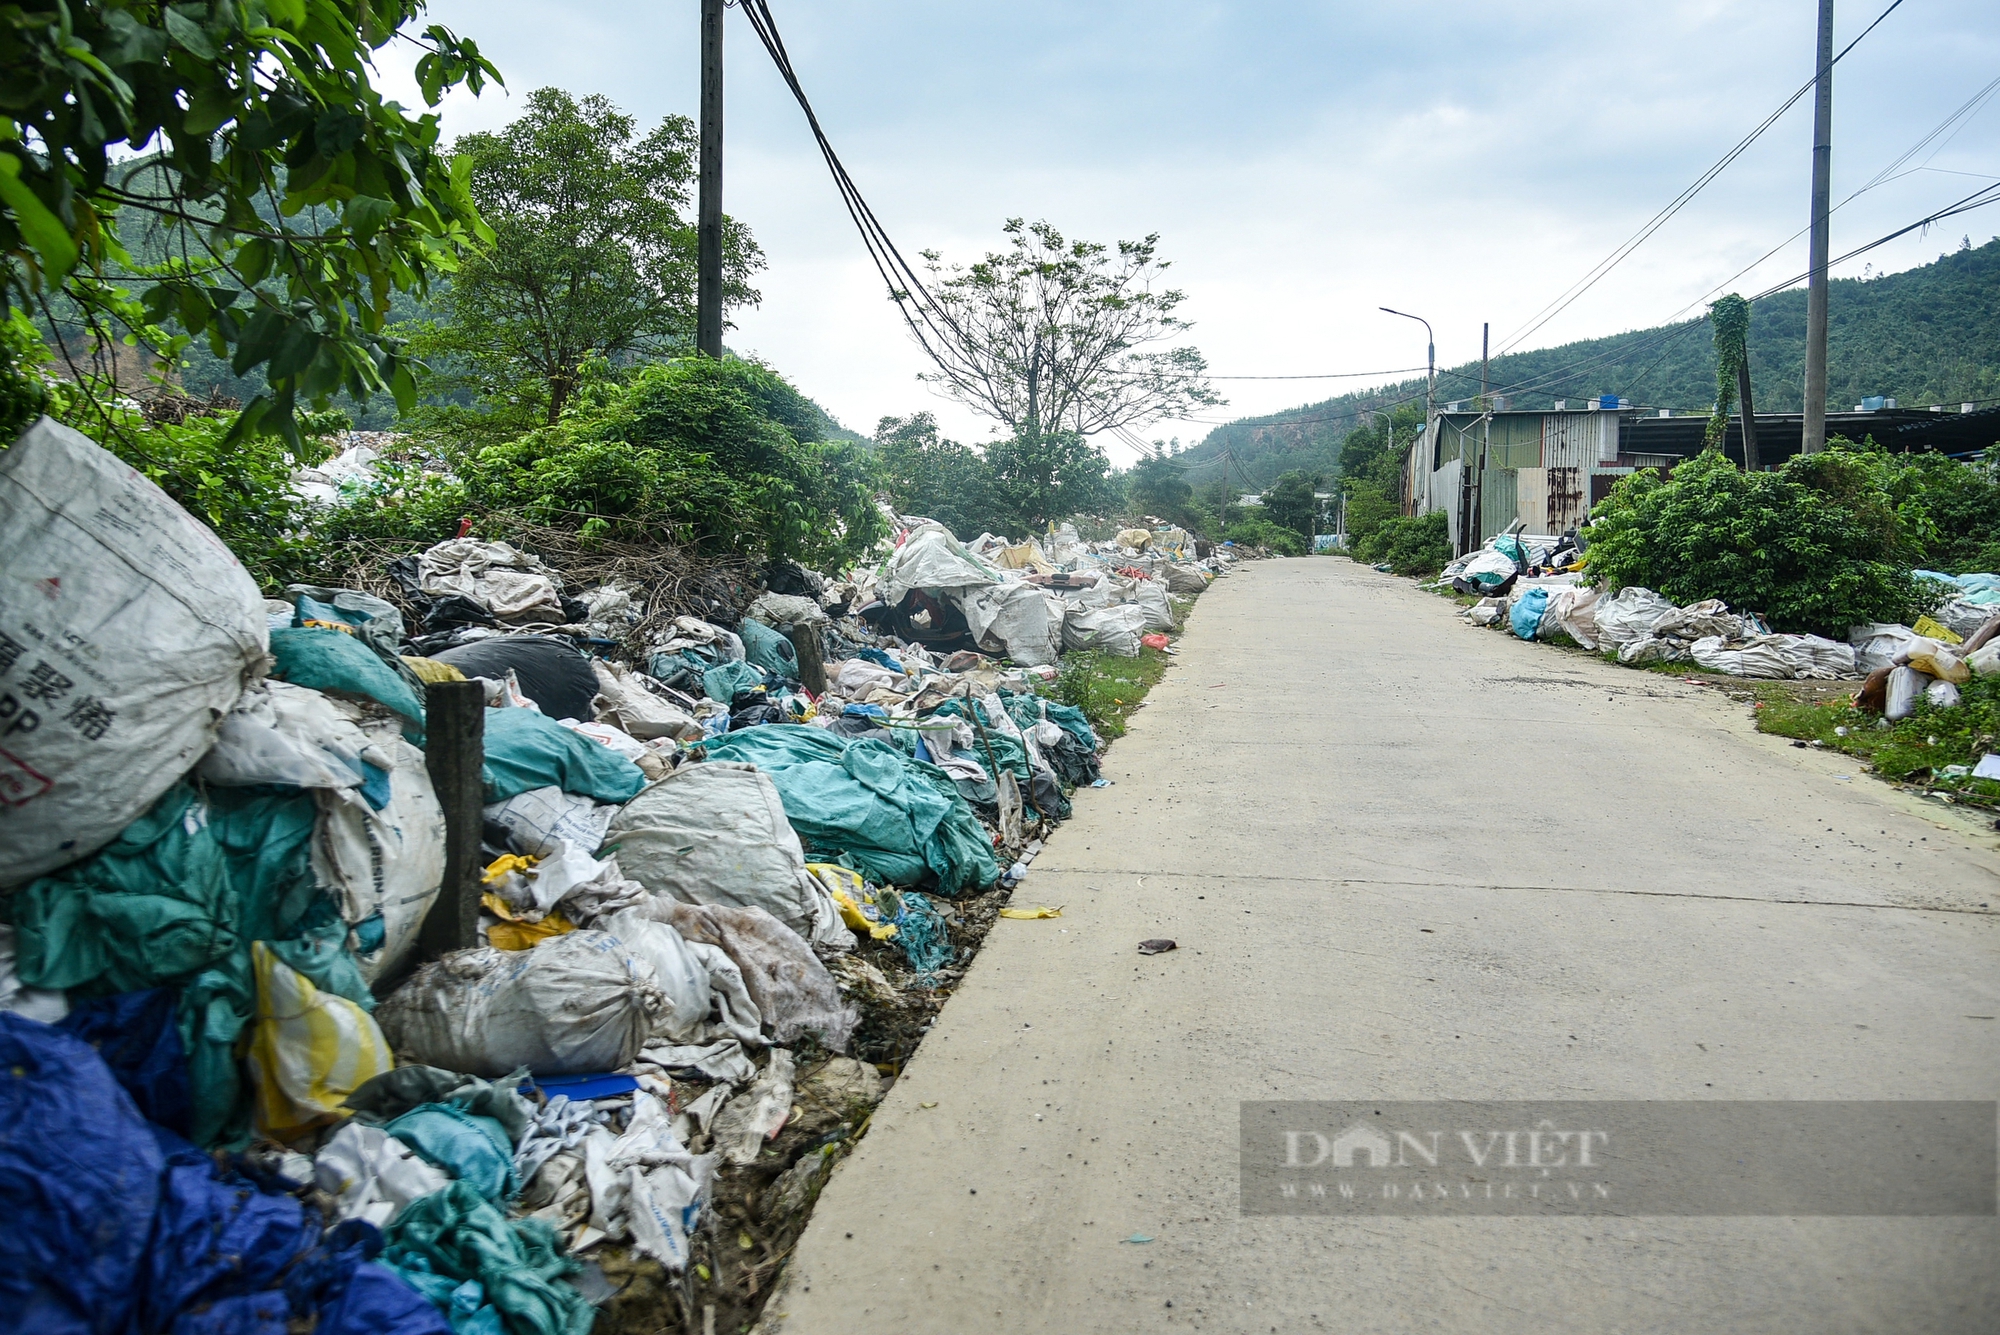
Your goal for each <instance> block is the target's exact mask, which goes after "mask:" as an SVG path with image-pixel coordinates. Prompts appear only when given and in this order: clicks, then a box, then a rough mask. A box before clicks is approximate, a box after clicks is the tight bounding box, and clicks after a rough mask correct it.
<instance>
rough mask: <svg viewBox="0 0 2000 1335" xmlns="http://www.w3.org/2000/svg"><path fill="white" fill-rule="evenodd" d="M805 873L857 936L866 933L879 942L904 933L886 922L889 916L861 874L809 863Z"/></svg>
mask: <svg viewBox="0 0 2000 1335" xmlns="http://www.w3.org/2000/svg"><path fill="white" fill-rule="evenodd" d="M806 870H807V871H808V872H810V873H812V876H813V879H814V880H817V881H818V882H819V883H820V884H821V885H823V886H825V887H826V888H827V892H828V893H829V894H831V895H832V896H833V903H834V906H835V907H836V908H838V909H839V910H840V920H841V921H842V922H844V923H846V924H847V925H848V926H849V927H852V928H853V929H854V930H855V931H857V932H866V933H868V935H869V936H870V937H872V938H873V939H874V940H877V941H887V940H888V939H889V938H890V937H892V936H894V935H896V933H897V932H898V931H900V930H901V929H900V928H898V927H897V926H896V925H895V924H894V923H892V922H889V921H887V919H888V917H889V916H890V915H889V913H888V911H887V910H886V908H885V907H884V906H883V905H882V903H881V902H880V900H879V899H878V897H877V895H876V892H875V891H874V890H873V889H872V888H871V887H870V886H869V884H868V882H867V881H865V880H863V879H862V877H861V874H860V873H859V872H856V871H851V870H849V869H848V868H846V867H843V866H841V865H839V864H838V863H834V862H808V863H807V864H806Z"/></svg>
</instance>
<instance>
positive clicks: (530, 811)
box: [485, 785, 618, 858]
mask: <svg viewBox="0 0 2000 1335" xmlns="http://www.w3.org/2000/svg"><path fill="white" fill-rule="evenodd" d="M617 810H618V808H617V807H615V806H613V805H612V804H610V803H609V802H598V801H595V800H593V799H591V798H589V797H585V796H583V795H582V794H578V793H565V792H564V791H563V790H562V789H560V788H557V787H555V786H553V785H551V786H550V787H547V788H530V789H529V790H528V791H527V792H525V793H519V794H516V795H515V796H513V797H510V798H508V799H507V800H506V801H505V802H495V803H493V804H492V805H490V806H488V807H487V808H486V810H485V815H486V819H487V821H489V822H490V823H492V824H495V825H498V826H500V827H501V828H502V829H504V830H506V831H507V833H508V834H510V835H512V836H513V838H514V846H515V847H516V848H518V849H519V850H520V851H521V852H523V853H525V854H527V855H528V856H529V857H536V858H540V857H547V856H549V855H550V854H551V853H554V852H555V851H556V848H557V845H558V844H568V845H569V846H570V847H572V848H580V849H583V850H584V851H585V852H591V853H594V852H596V851H597V850H598V849H600V848H602V847H603V846H604V827H605V826H607V825H609V824H610V823H611V817H612V816H613V815H614V814H615V813H616V812H617Z"/></svg>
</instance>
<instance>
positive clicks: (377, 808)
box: [312, 731, 445, 983]
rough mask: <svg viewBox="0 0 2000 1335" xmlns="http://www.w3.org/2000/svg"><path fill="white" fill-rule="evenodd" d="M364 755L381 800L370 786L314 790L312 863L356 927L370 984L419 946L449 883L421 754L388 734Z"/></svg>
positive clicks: (439, 816)
mask: <svg viewBox="0 0 2000 1335" xmlns="http://www.w3.org/2000/svg"><path fill="white" fill-rule="evenodd" d="M366 756H367V758H368V763H369V764H370V766H371V768H372V767H374V766H377V765H379V766H381V768H380V769H377V770H375V773H376V774H378V775H380V776H381V777H380V783H381V786H382V789H383V792H382V794H381V796H380V799H379V800H377V798H376V794H375V793H374V791H373V789H372V788H370V787H364V788H361V789H345V790H338V791H328V790H322V791H319V792H316V793H315V794H314V800H315V802H316V804H317V806H318V811H319V820H318V822H317V823H316V825H315V826H314V829H313V843H312V866H313V873H314V875H315V876H317V877H318V878H319V882H320V884H321V885H323V886H325V887H327V888H328V889H329V890H330V891H332V892H333V895H334V898H335V901H336V902H337V903H338V905H339V908H340V917H341V920H342V921H343V922H345V923H347V925H348V926H349V927H351V928H353V929H354V930H355V936H356V953H357V955H358V957H359V963H360V967H361V976H362V977H363V978H365V979H366V980H367V981H369V982H370V983H373V982H374V981H375V980H376V979H377V978H381V977H384V976H385V975H388V974H390V973H393V972H394V971H395V970H397V969H398V968H400V967H401V966H402V964H403V962H404V961H405V960H407V959H408V958H409V956H410V952H411V951H412V950H414V949H415V948H416V944H417V932H418V930H419V929H420V928H421V927H422V926H423V921H424V915H425V914H427V913H429V912H430V907H431V904H432V903H433V902H435V900H436V899H437V894H438V887H439V886H440V885H441V884H443V881H444V845H445V825H444V808H443V807H442V806H440V805H439V803H438V799H437V790H436V789H435V788H434V787H433V786H432V784H431V776H430V771H429V770H428V769H427V768H426V767H425V764H424V753H423V752H422V751H419V750H418V749H417V748H416V747H414V746H411V745H410V744H409V743H408V742H406V741H404V740H403V739H402V738H401V737H398V736H396V735H394V734H393V733H392V732H387V731H384V732H379V733H377V734H376V735H375V737H374V738H373V739H372V741H371V744H370V747H369V750H368V751H367V753H366ZM364 938H365V939H364Z"/></svg>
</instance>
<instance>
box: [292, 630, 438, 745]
mask: <svg viewBox="0 0 2000 1335" xmlns="http://www.w3.org/2000/svg"><path fill="white" fill-rule="evenodd" d="M271 655H272V657H273V658H274V659H275V660H276V663H275V665H274V666H273V667H272V668H271V675H272V676H273V677H275V678H277V679H278V680H279V681H288V682H290V683H292V684H293V685H294V686H309V687H311V688H312V689H313V690H315V691H321V692H324V693H326V694H328V695H337V696H346V697H348V698H350V699H359V700H373V701H374V702H375V703H376V704H378V705H381V706H383V707H384V708H386V709H389V710H392V711H394V712H395V713H397V714H400V715H401V716H402V717H404V718H406V719H408V720H410V722H412V723H415V724H418V725H419V726H421V725H422V723H423V721H424V706H423V702H422V701H421V700H419V699H417V692H416V688H415V687H413V686H411V685H410V683H409V682H408V681H406V680H404V678H402V677H401V676H399V675H398V674H397V673H396V672H395V671H393V670H392V669H391V668H390V667H389V665H388V664H387V663H384V662H383V661H382V659H381V658H380V657H379V656H378V655H376V653H375V652H374V651H373V650H371V649H370V648H369V647H368V646H367V645H365V644H363V643H362V642H361V641H359V640H357V639H355V638H354V637H353V636H352V635H343V634H341V633H340V632H339V631H337V630H327V629H325V628H323V627H318V626H290V627H287V628H285V629H283V630H274V631H272V632H271Z"/></svg>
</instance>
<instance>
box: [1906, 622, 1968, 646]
mask: <svg viewBox="0 0 2000 1335" xmlns="http://www.w3.org/2000/svg"><path fill="white" fill-rule="evenodd" d="M1910 629H1911V630H1913V631H1915V632H1916V633H1917V634H1919V635H1921V636H1923V637H1924V638H1925V639H1927V640H1939V641H1942V642H1943V643H1945V644H1964V643H1965V637H1964V636H1963V635H1960V634H1959V633H1958V632H1957V631H1955V630H1953V629H1952V628H1951V627H1950V626H1947V625H1945V624H1944V623H1943V622H1941V621H1933V620H1931V619H1930V618H1929V617H1918V618H1917V624H1916V625H1914V626H1912V627H1910Z"/></svg>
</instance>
